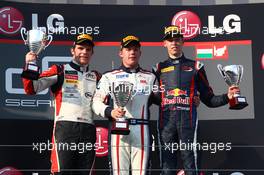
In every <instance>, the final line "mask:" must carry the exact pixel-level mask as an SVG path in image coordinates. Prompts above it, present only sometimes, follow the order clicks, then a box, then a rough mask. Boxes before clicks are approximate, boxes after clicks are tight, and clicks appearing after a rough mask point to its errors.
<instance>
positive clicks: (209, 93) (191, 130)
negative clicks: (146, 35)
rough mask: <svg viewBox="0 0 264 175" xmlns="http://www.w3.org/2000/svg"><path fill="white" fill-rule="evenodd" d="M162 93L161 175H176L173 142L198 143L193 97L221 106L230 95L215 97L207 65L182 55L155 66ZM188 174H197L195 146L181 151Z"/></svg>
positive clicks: (154, 70)
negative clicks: (208, 77)
mask: <svg viewBox="0 0 264 175" xmlns="http://www.w3.org/2000/svg"><path fill="white" fill-rule="evenodd" d="M153 72H154V74H155V75H156V76H157V79H158V81H159V83H160V86H161V87H163V88H164V89H165V91H163V92H161V99H162V102H161V105H160V116H159V123H158V125H159V126H158V129H159V130H158V131H159V138H160V144H161V145H160V148H161V150H160V151H161V166H162V169H163V170H162V174H166V175H170V174H171V175H172V174H173V175H175V173H176V167H177V165H176V162H177V157H176V153H175V152H172V150H170V149H168V148H169V147H168V145H170V146H172V145H173V144H174V143H178V144H179V143H180V142H181V143H185V144H187V143H189V145H190V144H191V143H193V144H195V143H196V137H197V134H196V133H197V127H198V119H197V111H196V105H195V104H194V103H193V98H194V96H197V95H198V93H197V92H199V93H200V99H201V101H202V102H203V103H204V104H205V105H207V106H208V107H218V106H222V105H225V104H227V103H228V101H229V100H228V96H227V94H223V95H219V96H216V95H214V93H213V90H212V88H211V87H210V86H209V83H208V80H207V76H206V73H205V70H204V66H203V64H202V63H201V62H199V61H193V60H190V59H187V58H185V56H184V55H182V56H181V57H180V58H178V59H171V58H168V59H167V60H165V61H163V62H159V63H157V64H156V66H155V67H153ZM181 158H182V161H183V166H184V170H185V175H197V173H198V172H197V171H198V170H197V169H198V168H197V152H196V149H195V147H191V149H185V150H181Z"/></svg>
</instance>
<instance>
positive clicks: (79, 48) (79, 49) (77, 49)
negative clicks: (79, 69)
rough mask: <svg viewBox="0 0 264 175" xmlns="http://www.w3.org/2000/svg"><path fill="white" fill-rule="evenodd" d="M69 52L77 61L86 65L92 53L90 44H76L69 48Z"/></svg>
mask: <svg viewBox="0 0 264 175" xmlns="http://www.w3.org/2000/svg"><path fill="white" fill-rule="evenodd" d="M71 53H72V56H73V58H74V60H75V61H76V62H77V63H79V64H80V65H87V64H89V62H90V60H91V57H92V55H93V47H92V45H90V44H76V45H75V46H74V47H73V48H72V49H71Z"/></svg>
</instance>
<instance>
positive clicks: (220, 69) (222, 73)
mask: <svg viewBox="0 0 264 175" xmlns="http://www.w3.org/2000/svg"><path fill="white" fill-rule="evenodd" d="M217 68H218V70H219V72H220V74H221V75H222V77H224V79H225V78H226V74H225V72H224V71H223V66H222V65H221V64H218V65H217Z"/></svg>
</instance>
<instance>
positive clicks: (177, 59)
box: [168, 53, 185, 64]
mask: <svg viewBox="0 0 264 175" xmlns="http://www.w3.org/2000/svg"><path fill="white" fill-rule="evenodd" d="M184 58H185V57H184V54H183V53H182V55H181V56H179V57H177V58H171V57H169V59H168V60H169V62H171V63H173V64H178V63H180V62H182V61H183V60H184Z"/></svg>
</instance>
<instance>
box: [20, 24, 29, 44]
mask: <svg viewBox="0 0 264 175" xmlns="http://www.w3.org/2000/svg"><path fill="white" fill-rule="evenodd" d="M20 34H21V37H22V39H23V41H24V43H25V44H27V40H26V39H25V37H24V35H27V31H26V28H25V27H22V28H21V30H20Z"/></svg>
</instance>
